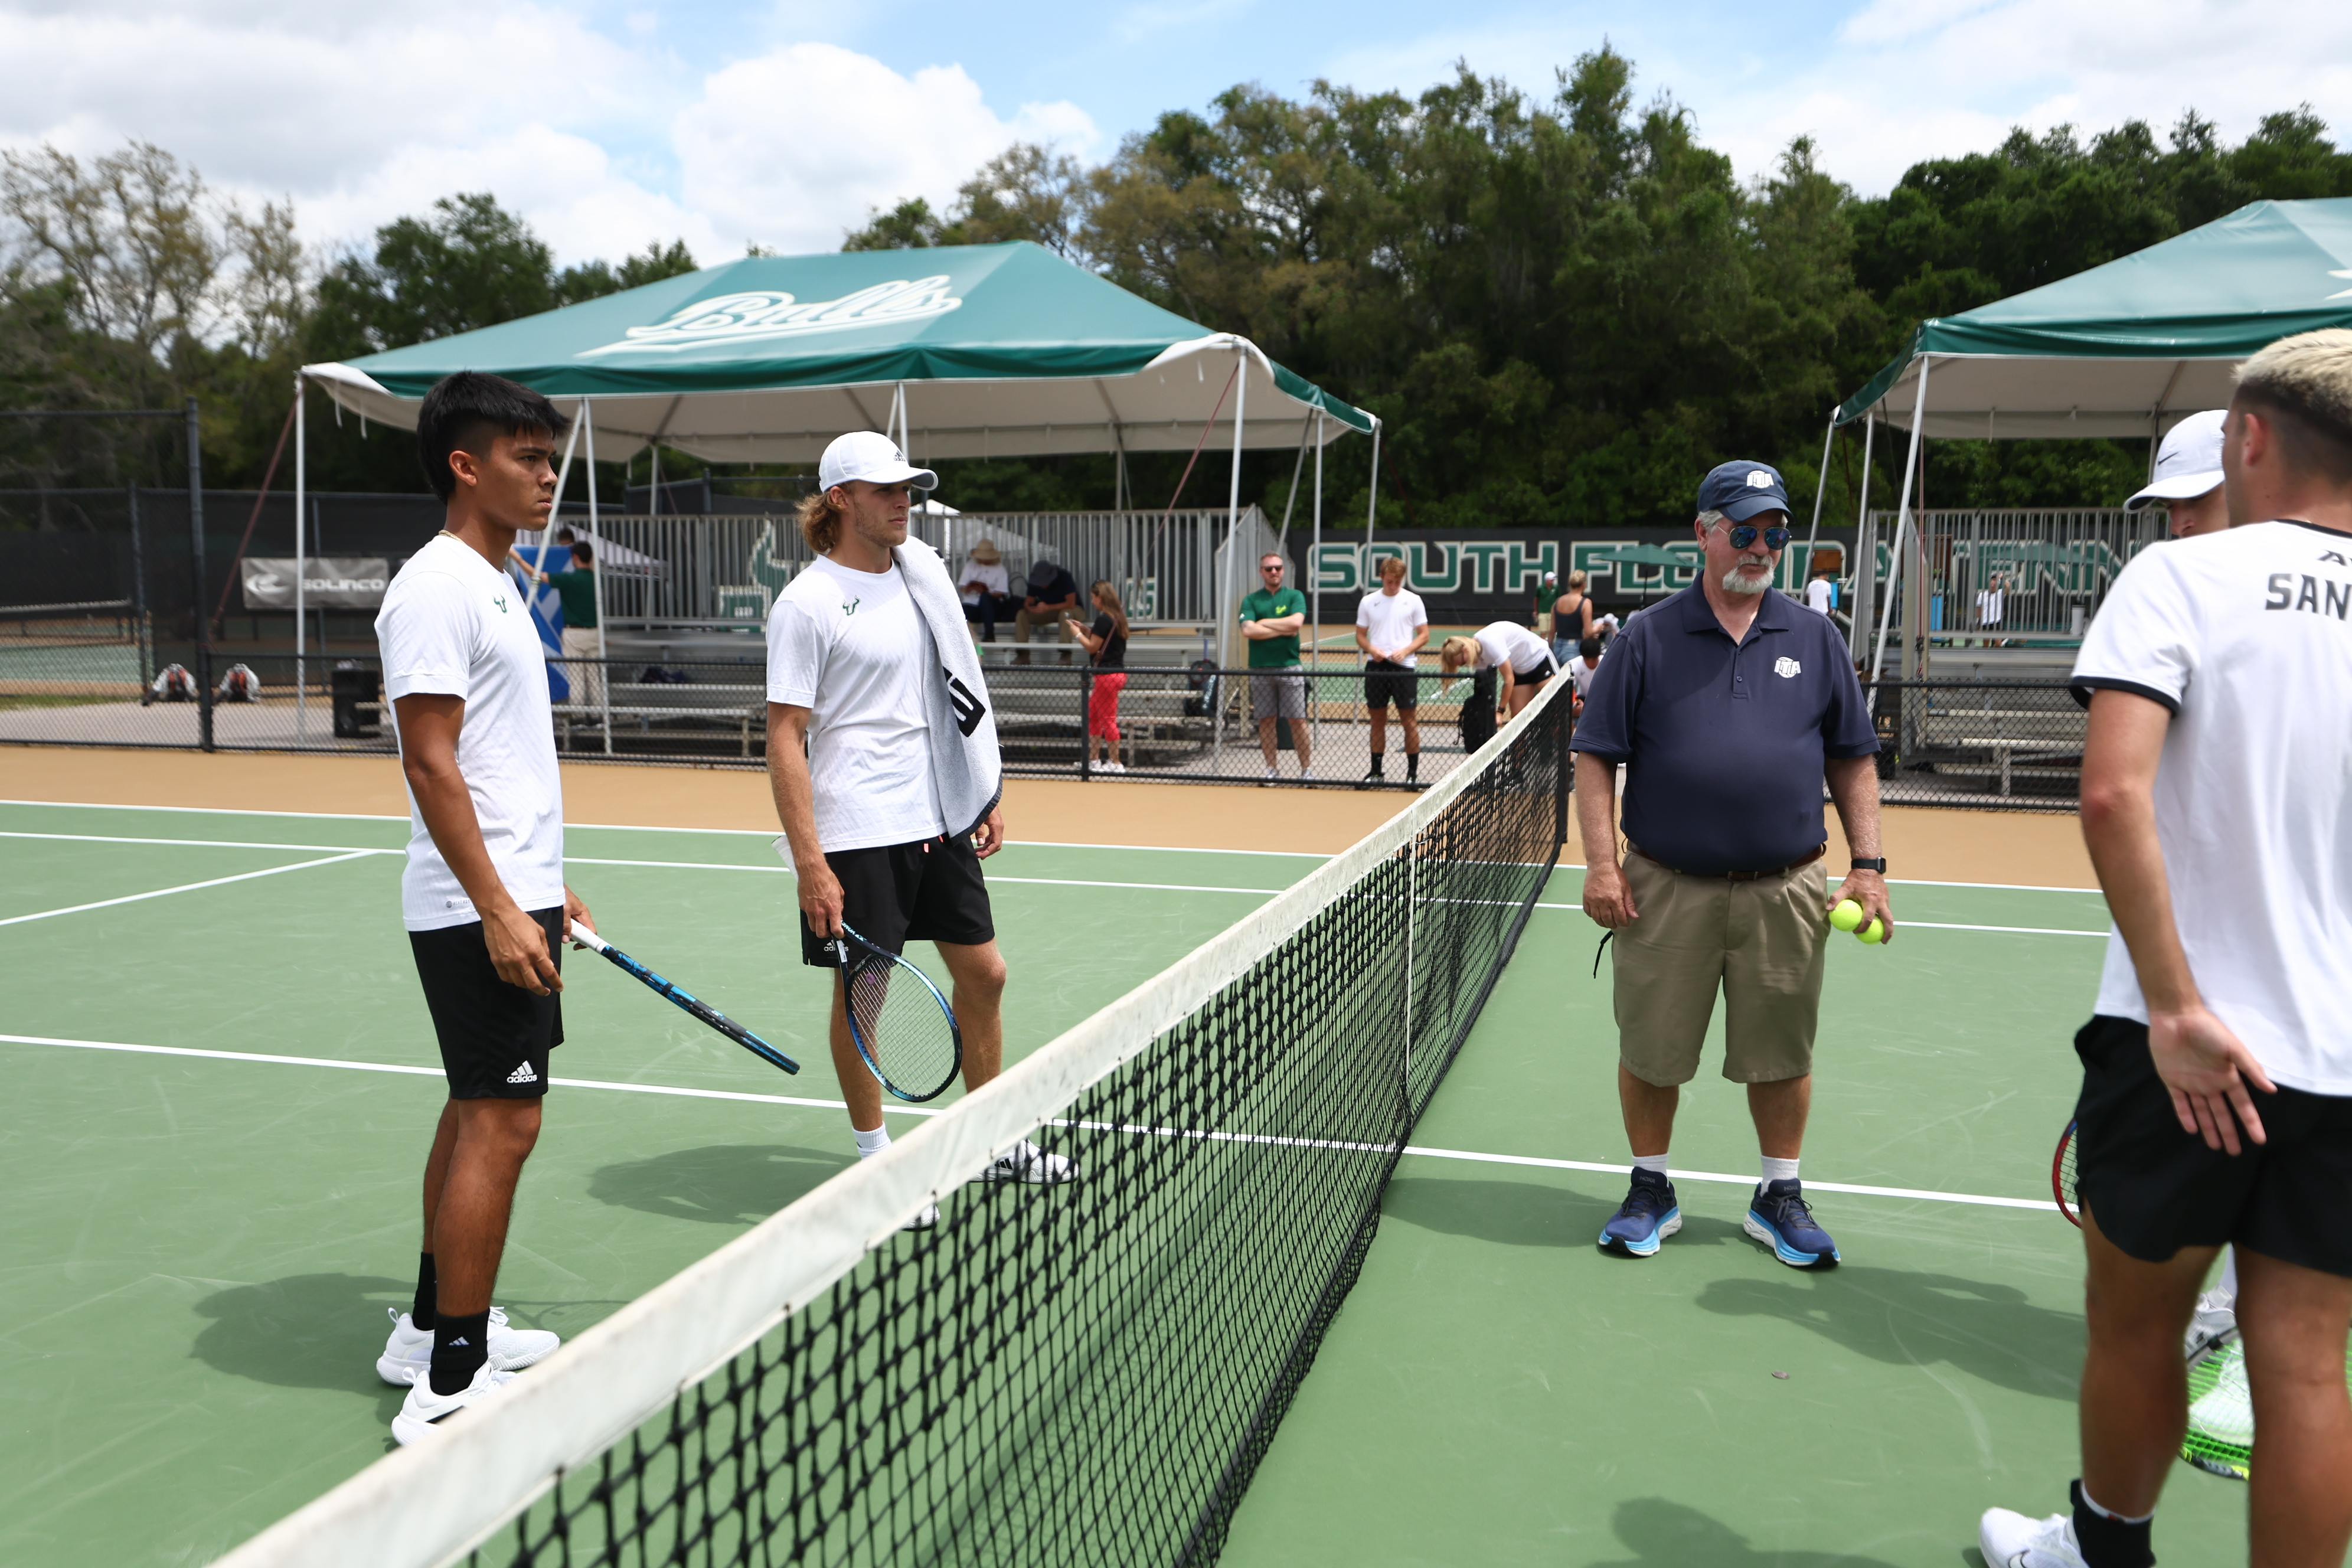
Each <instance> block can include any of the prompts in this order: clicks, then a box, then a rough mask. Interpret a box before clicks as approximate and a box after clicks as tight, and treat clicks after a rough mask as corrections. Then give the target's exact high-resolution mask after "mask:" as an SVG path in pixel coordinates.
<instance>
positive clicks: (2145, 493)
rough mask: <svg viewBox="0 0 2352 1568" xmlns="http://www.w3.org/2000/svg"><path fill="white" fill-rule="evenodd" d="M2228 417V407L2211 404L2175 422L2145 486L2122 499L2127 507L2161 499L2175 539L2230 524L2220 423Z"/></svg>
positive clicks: (2133, 508)
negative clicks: (2223, 485)
mask: <svg viewBox="0 0 2352 1568" xmlns="http://www.w3.org/2000/svg"><path fill="white" fill-rule="evenodd" d="M2228 416H2229V410H2228V409H2226V408H2208V409H2206V410H2205V411H2204V412H2203V413H2201V414H2192V415H2190V416H2189V417H2188V418H2186V419H2183V420H2182V421H2181V422H2180V423H2179V424H2178V425H2175V426H2173V427H2172V429H2171V431H2170V432H2169V433H2168V434H2167V435H2166V437H2164V445H2163V446H2161V447H2158V448H2157V452H2156V472H2155V473H2154V474H2153V475H2151V476H2150V477H2149V479H2148V481H2147V489H2144V490H2142V491H2140V492H2139V493H2138V494H2137V495H2136V496H2134V497H2132V498H2131V500H2127V501H2126V502H2124V510H2126V511H2137V510H2140V509H2141V508H2142V507H2144V506H2147V505H2149V504H2150V503H2152V502H2155V501H2162V502H2163V503H2164V504H2165V507H2166V508H2167V510H2169V511H2170V512H2171V513H2172V537H2173V538H2175V539H2187V538H2189V536H2190V535H2192V534H2198V533H2219V532H2221V531H2222V530H2223V529H2225V528H2227V527H2229V526H2230V510H2229V508H2228V507H2227V506H2226V505H2225V504H2224V503H2223V501H2222V500H2221V421H2222V420H2223V419H2225V418H2227V417H2228Z"/></svg>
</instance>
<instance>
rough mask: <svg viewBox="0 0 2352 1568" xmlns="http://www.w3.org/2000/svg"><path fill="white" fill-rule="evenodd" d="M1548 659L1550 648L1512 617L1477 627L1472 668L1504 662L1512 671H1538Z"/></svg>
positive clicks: (1534, 672) (1521, 672)
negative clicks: (1475, 655) (1476, 655)
mask: <svg viewBox="0 0 2352 1568" xmlns="http://www.w3.org/2000/svg"><path fill="white" fill-rule="evenodd" d="M1550 662H1551V649H1550V648H1549V647H1547V646H1546V645H1545V643H1544V640H1543V638H1541V637H1538V636H1536V634H1535V633H1533V632H1531V631H1529V630H1528V628H1527V627H1525V626H1520V625H1518V624H1517V622H1515V621H1495V622H1492V623H1491V624H1489V625H1487V626H1481V627H1480V628H1479V630H1478V660H1477V663H1476V665H1475V668H1479V669H1492V668H1495V667H1496V665H1499V664H1506V663H1507V664H1508V665H1509V666H1510V667H1511V673H1512V674H1513V675H1539V674H1541V673H1542V672H1543V668H1544V667H1545V666H1546V665H1548V664H1549V663H1550Z"/></svg>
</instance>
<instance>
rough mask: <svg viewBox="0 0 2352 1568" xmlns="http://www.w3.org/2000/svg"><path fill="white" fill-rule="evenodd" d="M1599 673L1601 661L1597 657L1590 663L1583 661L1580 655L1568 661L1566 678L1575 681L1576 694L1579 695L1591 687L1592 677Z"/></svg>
mask: <svg viewBox="0 0 2352 1568" xmlns="http://www.w3.org/2000/svg"><path fill="white" fill-rule="evenodd" d="M1600 673H1601V661H1600V660H1599V659H1597V658H1596V659H1594V660H1593V661H1592V662H1591V664H1587V663H1585V662H1584V659H1583V658H1582V657H1581V656H1579V657H1578V658H1571V659H1570V660H1569V661H1568V678H1569V679H1570V680H1572V681H1574V682H1576V694H1577V696H1579V697H1582V696H1583V695H1584V694H1585V693H1586V692H1588V691H1590V690H1591V689H1592V678H1593V677H1594V676H1596V675H1598V674H1600Z"/></svg>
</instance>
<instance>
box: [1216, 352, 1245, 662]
mask: <svg viewBox="0 0 2352 1568" xmlns="http://www.w3.org/2000/svg"><path fill="white" fill-rule="evenodd" d="M1248 414H1249V350H1247V349H1246V348H1243V347H1240V346H1239V345H1238V344H1236V346H1235V347H1234V469H1233V476H1232V478H1231V479H1230V480H1229V481H1228V482H1227V484H1226V487H1225V574H1226V575H1227V576H1228V577H1230V578H1231V579H1232V580H1233V581H1232V584H1231V588H1232V597H1231V598H1229V599H1227V600H1226V604H1227V605H1237V604H1239V603H1240V601H1241V596H1242V582H1243V578H1242V569H1241V526H1242V430H1243V427H1244V423H1245V421H1246V419H1247V417H1248ZM1217 616H1218V618H1219V619H1220V620H1223V621H1224V622H1225V625H1224V626H1223V628H1222V630H1221V632H1220V634H1219V635H1220V638H1221V639H1223V638H1228V637H1232V636H1233V623H1232V621H1231V620H1230V619H1229V618H1228V613H1227V610H1226V608H1225V605H1219V606H1218V609H1217Z"/></svg>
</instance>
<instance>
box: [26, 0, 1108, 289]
mask: <svg viewBox="0 0 2352 1568" xmlns="http://www.w3.org/2000/svg"><path fill="white" fill-rule="evenodd" d="M659 21H660V17H659V15H658V13H656V12H653V11H634V12H630V13H627V14H625V15H623V16H620V17H619V18H618V20H617V21H616V23H615V25H614V34H613V35H612V36H607V35H606V34H604V33H601V32H599V31H597V30H595V28H594V27H593V26H591V25H590V24H589V22H588V21H587V20H586V19H584V17H583V14H582V13H580V12H578V11H576V10H559V9H554V8H549V7H545V6H543V5H540V4H536V3H534V0H521V3H520V4H515V5H506V6H502V7H495V8H492V9H490V10H488V11H483V10H482V9H480V8H479V7H478V6H473V5H467V4H464V3H463V0H419V3H417V4H413V5H406V6H404V7H400V8H398V9H396V10H393V11H384V10H381V9H377V10H366V9H362V8H360V7H356V6H338V5H326V6H308V5H298V4H296V3H295V0H209V3H207V0H198V3H196V4H194V5H183V6H176V7H173V8H171V9H168V10H167V9H164V8H163V7H161V6H159V5H153V4H152V3H150V4H137V3H133V0H81V3H78V4H76V5H72V6H71V7H70V8H68V7H65V6H62V5H57V4H54V3H53V0H0V60H5V61H7V62H9V70H8V81H7V87H6V90H5V92H0V146H9V147H16V148H29V147H32V146H35V145H37V144H38V143H40V142H52V143H54V144H56V145H58V146H59V147H62V148H65V149H66V150H68V151H69V152H73V153H80V154H95V153H104V152H108V151H110V150H112V149H114V148H116V147H119V146H121V144H122V143H123V142H126V141H130V140H133V139H136V140H143V141H150V142H155V143H157V144H158V145H160V146H163V147H164V148H166V149H168V150H169V151H171V152H173V153H175V154H177V155H178V156H179V157H180V158H181V159H182V160H183V161H184V162H185V163H188V164H190V165H192V166H193V167H194V168H196V169H198V170H200V171H201V172H202V173H203V174H204V175H205V178H206V180H207V181H208V182H209V183H210V184H212V185H213V186H214V187H215V189H216V190H218V191H221V192H223V193H225V194H227V195H234V196H236V197H239V198H240V199H243V200H246V201H247V202H256V201H259V200H264V199H278V198H281V197H284V196H288V195H291V196H292V197H293V199H294V202H295V205H296V210H297V213H298V218H299V224H300V227H301V231H302V234H303V237H304V239H305V241H306V242H307V243H309V244H310V245H311V246H313V247H320V248H322V249H332V248H334V247H338V246H341V245H343V244H352V243H359V244H364V243H365V242H366V240H367V239H368V237H370V236H371V235H372V233H373V230H374V229H375V228H376V227H377V226H379V225H381V224H383V223H386V222H388V221H390V220H391V219H392V218H394V217H396V216H403V215H405V214H412V213H421V212H424V211H425V210H426V209H428V208H429V207H430V205H432V203H433V202H434V200H435V199H436V198H438V197H441V196H446V195H453V194H455V193H457V192H460V191H481V190H487V191H489V192H490V193H492V194H493V195H496V196H497V197H498V198H499V202H500V203H501V204H502V205H506V206H507V207H509V209H510V210H513V211H517V212H520V213H521V214H522V215H523V216H525V217H526V218H528V219H529V220H530V223H531V225H532V226H533V227H534V228H536V229H537V230H538V232H539V233H540V235H541V237H543V238H545V239H546V240H547V241H548V242H549V243H550V244H551V246H552V247H554V249H555V251H556V253H557V256H558V258H560V259H561V260H562V261H565V262H572V261H579V260H584V259H587V258H596V257H602V258H608V259H618V258H620V257H621V256H623V255H625V254H626V253H629V252H633V251H638V250H642V249H643V248H644V247H646V245H647V244H648V243H650V242H653V241H656V240H659V241H667V240H669V239H671V238H677V237H682V238H684V239H685V240H686V241H687V243H688V247H690V248H691V249H692V250H693V251H694V253H695V255H696V256H697V257H698V258H700V259H703V260H705V261H716V260H723V259H725V258H728V257H730V256H733V255H736V254H739V253H740V249H741V247H742V245H743V243H744V241H745V240H747V239H758V240H760V241H761V242H762V243H766V244H770V245H774V246H780V247H787V248H793V249H800V248H814V249H831V248H833V247H835V246H837V245H839V244H840V243H841V236H842V231H843V230H844V229H845V228H847V227H850V226H855V225H856V224H857V223H860V222H862V221H863V220H864V218H865V216H866V212H867V210H868V209H869V208H872V207H875V206H887V205H891V204H893V203H895V202H897V201H898V199H899V198H900V197H901V196H905V195H926V196H929V197H930V198H932V199H933V201H934V202H940V201H943V200H945V199H948V198H950V197H952V195H953V193H954V189H955V186H956V184H958V183H959V182H961V180H962V179H964V178H965V177H967V176H968V175H970V174H971V172H972V170H973V169H974V168H976V167H977V166H978V165H979V164H980V163H982V161H984V160H985V159H987V158H988V157H990V156H991V155H992V154H993V153H997V152H998V151H1001V150H1002V149H1003V147H1004V146H1005V145H1006V144H1007V143H1008V142H1011V141H1013V139H1014V138H1016V137H1023V138H1028V139H1031V140H1045V141H1053V142H1059V143H1061V144H1063V145H1064V146H1066V147H1069V148H1070V149H1072V150H1074V151H1081V152H1082V151H1085V150H1086V149H1087V148H1089V147H1091V146H1092V145H1093V143H1094V142H1095V141H1096V140H1097V137H1096V132H1095V127H1094V123H1093V121H1091V120H1089V119H1088V118H1087V115H1086V114H1085V112H1084V111H1083V110H1079V109H1077V108H1076V106H1074V105H1072V104H1068V103H1048V104H1040V105H1032V106H1029V107H1026V108H1024V109H1022V110H1019V111H1017V112H1015V113H1013V115H1011V116H1010V117H1009V118H1003V117H1000V116H998V115H997V114H996V113H995V112H993V111H992V110H991V109H990V108H989V107H988V105H987V104H986V102H985V101H984V100H983V99H982V93H981V89H980V87H979V85H978V84H977V83H976V82H974V81H973V80H972V79H971V77H970V76H969V75H967V74H966V73H965V72H964V71H963V70H962V68H960V67H956V66H944V67H932V68H925V69H921V70H918V71H916V72H915V73H914V74H913V76H912V77H911V78H909V77H906V76H901V75H899V74H898V73H897V72H895V71H893V70H891V69H889V68H887V67H886V66H884V65H882V64H881V63H880V62H879V61H877V60H875V59H873V58H869V57H866V56H864V55H858V54H854V53H852V52H850V51H848V50H847V49H844V48H840V47H834V46H830V45H812V44H800V45H793V46H787V47H780V48H776V49H772V50H771V51H769V52H766V53H762V54H759V55H756V56H754V57H753V58H744V59H739V60H737V61H735V62H734V63H732V64H722V65H721V66H720V67H719V68H718V69H716V70H713V71H711V72H709V73H707V74H706V73H704V72H702V71H699V70H691V69H688V68H686V67H684V66H683V65H682V64H681V63H680V62H679V61H678V60H677V58H676V57H675V56H674V55H672V54H671V53H669V52H667V49H666V48H665V47H663V45H662V44H661V42H660V41H659V40H660V35H661V28H660V26H659ZM30 62H37V68H30V69H28V68H26V65H27V64H28V63H30Z"/></svg>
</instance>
